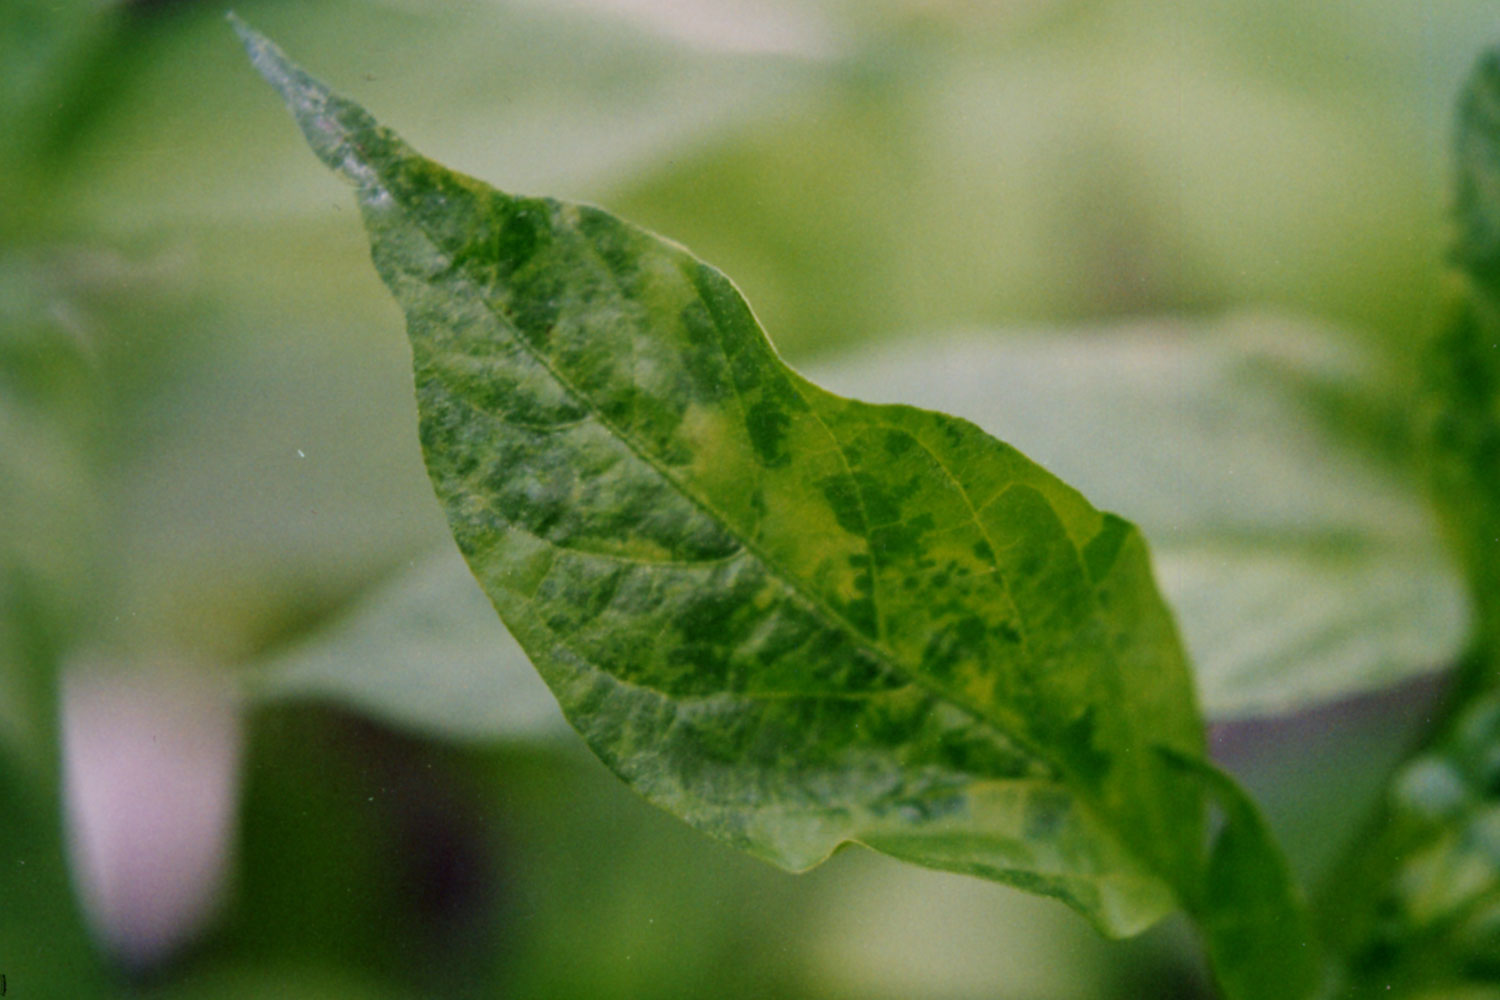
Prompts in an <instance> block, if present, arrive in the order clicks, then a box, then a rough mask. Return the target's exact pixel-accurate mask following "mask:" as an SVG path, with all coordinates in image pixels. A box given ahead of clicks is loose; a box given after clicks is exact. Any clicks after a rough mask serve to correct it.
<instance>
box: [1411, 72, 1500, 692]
mask: <svg viewBox="0 0 1500 1000" xmlns="http://www.w3.org/2000/svg"><path fill="white" fill-rule="evenodd" d="M1454 152H1455V159H1456V164H1457V175H1456V188H1457V190H1456V206H1455V216H1456V221H1457V223H1458V226H1457V241H1456V245H1455V246H1454V250H1453V256H1454V258H1455V262H1456V263H1457V264H1458V265H1459V267H1460V268H1461V269H1462V280H1463V284H1462V286H1461V293H1460V294H1461V297H1460V298H1459V299H1458V301H1457V302H1456V304H1455V308H1454V310H1453V315H1452V316H1451V317H1450V323H1449V325H1448V327H1447V329H1446V330H1444V331H1443V333H1442V335H1441V336H1440V337H1439V338H1437V340H1436V341H1435V342H1434V344H1433V346H1432V348H1431V350H1430V351H1429V355H1428V388H1429V391H1430V398H1431V405H1432V410H1433V412H1432V437H1433V448H1434V453H1435V455H1434V459H1435V461H1434V473H1435V486H1436V491H1435V492H1436V495H1437V500H1438V503H1439V504H1440V505H1441V507H1442V509H1443V512H1444V514H1445V515H1446V517H1447V519H1448V526H1449V530H1450V533H1451V535H1452V538H1453V541H1454V542H1455V543H1456V549H1457V551H1458V555H1459V558H1460V559H1461V560H1462V561H1463V565H1464V569H1465V570H1466V572H1467V574H1468V577H1469V585H1470V590H1471V592H1472V593H1473V596H1474V601H1475V603H1476V605H1477V607H1478V611H1479V628H1480V632H1481V639H1482V642H1483V644H1484V647H1485V648H1486V649H1487V650H1488V651H1489V653H1490V655H1491V657H1492V660H1491V664H1490V666H1491V669H1492V671H1495V673H1494V674H1493V677H1492V680H1493V681H1494V682H1495V683H1497V684H1500V559H1497V558H1496V549H1497V545H1500V542H1497V538H1500V348H1497V344H1500V50H1491V51H1490V52H1488V53H1487V54H1486V55H1485V56H1484V57H1483V58H1482V59H1481V60H1480V62H1479V65H1478V66H1477V67H1476V68H1475V71H1474V74H1473V76H1472V78H1471V79H1470V81H1469V84H1468V87H1467V88H1466V89H1465V91H1464V93H1463V96H1462V98H1461V99H1460V102H1459V107H1458V131H1457V143H1456V149H1455V151H1454Z"/></svg>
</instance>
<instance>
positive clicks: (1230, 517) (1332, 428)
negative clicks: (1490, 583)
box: [818, 317, 1468, 719]
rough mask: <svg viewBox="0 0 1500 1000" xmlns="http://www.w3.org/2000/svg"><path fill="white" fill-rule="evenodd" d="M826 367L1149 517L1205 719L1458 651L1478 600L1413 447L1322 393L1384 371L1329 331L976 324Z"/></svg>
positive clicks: (1256, 324) (1138, 517)
mask: <svg viewBox="0 0 1500 1000" xmlns="http://www.w3.org/2000/svg"><path fill="white" fill-rule="evenodd" d="M818 374H819V375H820V376H821V378H820V381H822V382H823V383H824V384H827V385H829V386H830V387H831V388H833V389H835V390H838V391H841V392H850V393H857V394H859V395H861V396H863V397H865V398H874V399H885V400H891V401H899V402H903V403H910V404H914V405H917V406H941V407H943V408H944V409H945V410H947V411H949V412H951V413H954V414H955V415H958V416H962V417H966V418H968V419H970V420H972V421H974V422H975V423H977V424H978V425H979V426H981V427H983V428H985V429H986V430H988V431H990V432H991V433H994V434H1003V435H1004V437H1005V438H1006V440H1008V441H1010V442H1011V443H1012V444H1014V445H1016V446H1017V447H1018V448H1020V449H1022V450H1023V451H1025V452H1026V453H1027V454H1028V455H1032V456H1035V457H1036V458H1037V459H1039V460H1040V461H1041V462H1043V463H1044V464H1045V465H1046V466H1047V468H1048V469H1050V470H1051V471H1053V472H1055V473H1056V474H1057V475H1059V476H1061V477H1062V478H1063V479H1065V480H1066V481H1068V482H1070V483H1072V484H1074V485H1075V486H1077V487H1078V488H1079V489H1080V490H1082V491H1083V492H1084V493H1086V494H1087V495H1088V496H1090V497H1092V498H1094V499H1095V500H1096V501H1097V502H1100V503H1102V504H1104V505H1107V506H1108V507H1109V508H1110V509H1112V510H1117V511H1119V512H1120V513H1121V514H1123V515H1124V516H1126V517H1128V518H1130V519H1131V520H1132V521H1134V522H1135V523H1137V524H1139V525H1140V526H1141V530H1142V531H1144V532H1145V534H1146V536H1147V537H1148V538H1150V539H1151V542H1152V556H1153V562H1154V563H1155V566H1156V571H1157V576H1158V579H1159V580H1160V581H1161V586H1162V590H1163V592H1164V594H1165V596H1166V597H1167V600H1168V603H1169V604H1170V605H1171V607H1172V608H1173V610H1174V611H1175V612H1176V614H1177V620H1178V623H1179V624H1180V626H1181V628H1182V634H1183V640H1184V642H1185V643H1186V645H1187V648H1188V651H1189V653H1190V654H1191V662H1192V663H1193V666H1194V670H1195V673H1196V675H1197V680H1198V690H1199V694H1200V697H1201V698H1202V702H1203V710H1204V713H1205V714H1206V715H1207V716H1208V717H1209V718H1213V719H1225V718H1234V717H1241V716H1247V715H1265V714H1275V713H1280V712H1285V711H1287V710H1290V709H1294V708H1298V707H1303V706H1306V705H1310V704H1316V703H1319V702H1323V701H1328V700H1332V699H1336V698H1340V697H1347V696H1350V695H1354V694H1358V693H1361V692H1365V691H1369V690H1374V689H1378V688H1383V687H1386V686H1389V685H1391V684H1395V683H1397V682H1400V681H1403V680H1406V679H1409V678H1411V677H1414V676H1417V675H1419V674H1422V673H1425V672H1429V671H1434V670H1438V669H1442V668H1446V667H1449V666H1451V665H1452V664H1453V663H1455V662H1456V661H1457V659H1458V657H1459V655H1460V653H1461V651H1462V647H1463V642H1464V639H1465V635H1466V631H1467V626H1468V614H1467V601H1466V598H1465V595H1464V592H1463V587H1462V582H1461V579H1460V577H1459V575H1458V573H1457V572H1456V569H1455V567H1454V566H1453V565H1452V563H1451V560H1450V559H1449V558H1448V556H1447V555H1446V553H1445V552H1444V550H1443V546H1442V543H1441V539H1440V538H1439V536H1438V532H1437V529H1436V525H1435V524H1434V523H1433V519H1432V517H1431V515H1430V513H1429V511H1428V509H1427V506H1426V504H1425V502H1424V500H1423V498H1422V497H1421V496H1420V493H1419V490H1418V486H1419V484H1418V483H1417V482H1416V479H1417V477H1416V474H1415V473H1416V469H1415V468H1414V466H1415V465H1416V463H1415V462H1414V461H1411V460H1409V459H1408V464H1409V465H1410V466H1412V467H1411V468H1403V467H1399V466H1397V465H1394V464H1391V463H1389V462H1381V461H1378V460H1377V459H1376V458H1375V457H1374V456H1372V454H1371V453H1370V452H1371V450H1372V449H1370V448H1369V447H1368V446H1367V445H1366V441H1365V440H1364V438H1362V437H1359V436H1356V433H1355V431H1357V430H1358V428H1347V429H1346V428H1344V427H1341V426H1338V425H1336V424H1332V423H1331V422H1330V421H1329V420H1325V419H1320V414H1319V413H1318V412H1317V411H1316V410H1315V409H1314V407H1313V403H1314V397H1312V395H1311V393H1309V392H1308V391H1307V387H1312V386H1315V387H1317V388H1318V390H1319V391H1323V392H1327V393H1336V394H1338V395H1339V396H1340V397H1341V398H1351V399H1356V400H1361V399H1366V398H1368V399H1371V400H1372V403H1371V405H1372V406H1374V405H1377V403H1376V402H1374V401H1376V400H1379V399H1380V398H1381V392H1382V390H1384V389H1385V387H1384V386H1382V385H1381V384H1380V382H1379V380H1378V378H1377V377H1376V376H1375V375H1374V365H1373V364H1371V363H1370V362H1369V361H1368V360H1367V359H1366V358H1364V357H1363V356H1362V355H1361V354H1359V353H1358V352H1357V351H1356V350H1355V347H1354V345H1353V344H1352V343H1349V342H1347V341H1342V340H1338V339H1336V338H1334V337H1333V336H1332V335H1331V334H1329V333H1328V332H1327V331H1326V330H1322V329H1320V328H1317V327H1313V326H1310V325H1308V324H1305V323H1297V322H1294V321H1290V320H1286V319H1276V318H1271V317H1240V318H1237V319H1234V320H1230V321H1226V322H1222V323H1219V324H1215V325H1211V326H1206V327H1204V326H1198V325H1192V326H1185V325H1182V324H1180V323H1173V322H1168V321H1158V322H1155V323H1148V324H1141V323H1137V324H1131V325H1127V326H1119V327H1111V328H1104V329H1100V330H1090V331H1078V332H1074V333H1060V332H1054V333H1048V334H1046V335H1019V334H1004V333H1000V332H996V333H994V334H988V335H984V336H978V335H972V334H971V335H960V336H952V337H946V338H941V339H939V338H931V339H925V340H923V341H922V342H921V343H920V344H916V343H911V344H898V345H894V346H888V347H884V348H877V349H875V350H873V351H870V352H866V353H865V354H864V355H863V356H861V357H859V358H857V359H853V360H850V361H835V362H830V363H827V364H825V365H823V366H822V367H821V368H820V369H819V370H818ZM1393 450H1397V451H1400V450H1401V449H1393ZM1409 452H1410V449H1409V448H1407V449H1405V453H1406V454H1409Z"/></svg>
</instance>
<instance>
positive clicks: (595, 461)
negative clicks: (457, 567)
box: [240, 26, 1259, 996]
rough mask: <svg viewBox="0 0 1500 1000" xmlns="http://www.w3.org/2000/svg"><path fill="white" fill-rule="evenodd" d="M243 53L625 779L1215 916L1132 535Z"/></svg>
mask: <svg viewBox="0 0 1500 1000" xmlns="http://www.w3.org/2000/svg"><path fill="white" fill-rule="evenodd" d="M240 29H241V33H242V36H243V37H244V38H245V41H246V44H247V47H248V49H249V51H250V54H251V57H252V60H253V61H254V63H255V65H256V66H257V68H258V69H259V70H260V71H261V72H262V74H263V75H265V76H266V78H267V79H268V80H269V81H270V82H271V83H272V84H273V85H274V86H275V87H276V88H277V89H278V90H279V91H280V92H281V94H282V96H283V98H284V99H285V100H286V101H287V103H288V105H289V106H290V107H291V109H292V111H293V113H294V114H295V116H296V118H297V119H298V122H299V124H300V125H301V127H302V130H303V133H304V135H305V136H306V138H307V139H308V141H309V143H310V144H311V145H312V147H313V149H314V151H315V152H316V153H317V154H318V156H319V157H320V158H321V159H322V160H323V161H324V162H325V163H326V164H328V165H329V166H330V167H332V168H334V169H335V170H337V171H338V172H340V173H341V174H343V175H344V176H345V177H346V178H347V179H348V180H350V181H351V182H353V184H354V186H355V187H356V189H357V193H358V198H359V202H360V205H361V208H362V210H363V214H364V218H365V223H366V227H367V229H368V230H369V233H370V237H371V244H372V247H373V253H374V258H375V263H376V266H377V268H378V270H379V271H380V273H381V276H382V277H383V278H384V280H385V281H386V283H387V285H388V286H389V287H390V288H391V289H392V291H393V292H394V293H395V295H396V297H397V299H398V301H399V302H400V303H401V305H402V307H403V308H404V310H405V312H406V315H407V323H408V333H409V335H410V338H411V343H412V351H413V361H414V368H415V378H416V390H417V400H418V409H419V412H420V418H421V439H422V445H423V452H424V455H425V458H426V460H427V465H428V471H429V474H430V476H431V478H432V481H433V484H434V487H435V489H436V492H437V494H438V497H439V499H440V500H441V501H442V503H443V506H444V508H445V509H446V511H447V515H448V520H449V525H450V527H451V528H452V531H453V534H454V536H455V538H456V539H457V541H458V545H459V548H460V550H461V551H462V552H463V554H464V556H465V558H466V559H467V561H468V563H469V566H470V568H471V569H472V570H473V572H474V574H475V576H476V577H477V578H478V579H479V581H480V583H481V585H482V586H483V588H484V589H485V591H486V593H487V594H488V595H489V597H490V599H491V601H492V602H493V603H494V605H495V607H496V608H497V610H498V611H499V613H500V615H501V617H502V618H503V619H504V620H505V622H506V623H507V625H508V626H509V627H510V629H511V631H512V632H513V634H514V635H515V636H516V638H517V640H518V641H519V642H520V644H521V646H522V647H523V648H524V649H525V650H526V652H527V654H528V656H529V657H530V658H531V660H532V661H533V663H534V664H535V665H536V667H537V668H538V670H539V671H540V672H541V674H542V675H543V677H544V679H545V680H546V681H547V683H548V684H549V686H550V687H551V688H552V690H553V692H554V693H555V694H556V696H557V698H558V700H559V702H560V703H561V705H562V707H563V710H564V712H565V713H566V714H567V716H568V718H569V720H570V721H571V722H572V724H573V725H574V726H575V727H576V728H577V729H578V730H579V731H580V733H581V734H582V735H583V736H584V738H585V740H587V742H588V743H589V745H590V746H591V747H592V748H593V749H594V751H595V752H596V753H597V754H599V756H600V757H601V758H603V759H604V761H605V762H606V763H607V764H608V765H609V766H610V767H611V768H613V769H614V770H615V771H616V772H617V773H618V774H619V775H620V776H621V777H622V778H623V779H624V780H626V781H627V782H628V783H629V784H630V785H631V786H632V787H633V788H635V789H636V790H637V791H639V792H640V793H641V794H643V795H644V796H646V797H647V798H648V799H650V800H651V801H653V802H655V803H657V804H659V805H661V806H662V807H664V808H666V809H667V810H669V811H671V812H673V813H675V814H676V815H678V816H681V817H682V818H684V819H685V820H687V821H688V822H690V823H692V824H693V825H695V826H697V827H699V828H700V829H702V830H704V831H706V832H708V833H710V834H712V835H714V836H716V837H718V838H720V839H722V840H724V841H727V842H729V843H731V844H734V845H735V846H738V847H740V848H743V849H744V850H747V851H749V852H752V853H754V854H757V855H759V856H761V857H764V858H767V859H769V860H771V861H774V862H776V863H777V864H780V865H783V866H785V867H787V868H792V869H802V868H806V867H808V866H810V865H813V864H816V863H817V862H819V861H821V860H822V859H823V858H825V857H826V856H827V855H828V854H829V853H830V852H832V851H833V850H834V849H835V848H837V847H838V846H839V845H841V844H843V843H846V842H860V843H864V844H866V845H869V846H870V847H873V848H875V849H876V850H879V851H883V852H885V853H888V854H891V855H894V856H896V857H900V858H904V859H907V860H911V861H914V862H917V863H919V864H924V865H928V866H931V867H935V868H943V869H949V870H954V871H960V872H967V873H971V874H975V875H980V876H985V877H989V878H992V879H995V880H998V881H1001V882H1006V883H1009V884H1012V885H1016V886H1019V887H1021V888H1023V889H1027V890H1030V891H1033V892H1039V893H1043V894H1047V895H1051V896H1055V897H1057V898H1059V899H1062V900H1064V901H1065V902H1067V903H1069V904H1070V905H1072V906H1074V907H1075V908H1077V909H1078V910H1079V911H1081V912H1082V913H1084V914H1085V915H1087V916H1088V917H1089V918H1090V919H1092V920H1093V921H1094V923H1095V924H1096V925H1097V926H1099V927H1100V928H1101V929H1103V930H1104V931H1106V932H1108V933H1113V934H1122V933H1129V932H1132V931H1136V930H1139V929H1141V928H1143V927H1144V926H1146V925H1147V924H1149V923H1150V922H1151V921H1153V920H1154V919H1156V918H1157V917H1159V916H1161V915H1162V914H1163V913H1165V912H1166V911H1168V910H1169V909H1171V908H1172V907H1173V906H1174V905H1178V904H1185V905H1187V906H1189V907H1190V908H1191V909H1193V910H1194V911H1195V912H1197V913H1200V914H1201V913H1202V912H1204V910H1205V909H1212V907H1213V906H1214V905H1216V904H1215V902H1214V900H1213V899H1212V898H1206V897H1205V896H1204V892H1203V889H1204V886H1205V882H1204V878H1205V875H1206V874H1207V875H1211V874H1212V872H1211V865H1210V862H1209V861H1208V860H1207V859H1205V858H1204V848H1203V816H1202V814H1203V794H1202V791H1201V788H1200V780H1201V779H1200V778H1199V777H1198V776H1196V775H1192V774H1186V773H1184V772H1183V771H1182V770H1181V769H1180V766H1179V765H1178V764H1176V763H1174V761H1181V760H1183V759H1187V760H1199V759H1201V756H1202V752H1203V746H1202V725H1201V722H1200V720H1199V718H1198V714H1197V710H1196V707H1195V704H1194V698H1193V693H1192V685H1191V680H1190V677H1189V674H1188V671H1187V668H1186V666H1185V664H1184V661H1183V654H1182V652H1181V646H1180V643H1179V641H1178V638H1177V634H1176V630H1175V627H1174V625H1173V622H1172V619H1171V616H1170V614H1169V613H1168V612H1167V610H1166V608H1165V606H1164V604H1163V603H1162V601H1161V598H1160V596H1159V594H1158V593H1157V591H1156V588H1155V585H1154V584H1153V582H1152V579H1151V575H1150V566H1149V560H1148V557H1147V552H1146V548H1145V545H1144V543H1143V542H1142V540H1141V537H1140V535H1139V533H1138V532H1137V531H1136V529H1135V528H1134V527H1133V526H1131V525H1130V524H1129V523H1127V522H1125V521H1123V520H1121V519H1120V518H1118V517H1115V516H1113V515H1109V514H1105V513H1101V512H1100V511H1097V510H1095V509H1094V508H1093V507H1092V506H1090V505H1089V504H1088V502H1087V501H1085V500H1084V499H1083V497H1082V496H1080V495H1079V494H1078V493H1077V492H1076V491H1075V490H1073V489H1071V488H1070V487H1068V486H1067V485H1065V484H1064V483H1062V482H1061V481H1059V480H1058V479H1056V478H1055V477H1053V476H1052V475H1050V474H1049V473H1047V472H1046V471H1045V470H1043V469H1042V468H1041V467H1039V466H1037V465H1036V464H1034V463H1032V462H1031V461H1029V460H1028V459H1026V458H1025V457H1024V456H1022V455H1020V454H1019V453H1018V452H1016V451H1015V450H1014V449H1013V448H1010V447H1009V446H1007V445H1005V444H1003V443H1001V442H999V441H997V440H995V439H994V438H992V437H990V436H988V435H987V434H985V433H984V432H983V431H981V430H980V429H979V428H977V427H975V426H974V425H972V424H970V423H968V422H966V421H963V420H959V419H957V418H953V417H949V416H945V415H943V414H940V413H934V412H931V411H927V410H920V409H915V408H912V407H905V406H892V405H881V406H876V405H870V404H866V403H861V402H858V401H855V400H850V399H845V398H842V397H839V396H836V395H834V394H832V393H829V392H827V391H825V390H823V389H821V388H819V387H818V386H816V385H814V384H812V383H810V382H808V381H807V380H805V379H803V378H802V377H801V376H799V375H798V374H797V373H795V372H794V371H792V370H791V369H790V368H788V367H787V366H786V365H785V364H784V363H782V361H781V360H780V359H779V358H778V357H777V355H776V354H775V352H774V350H773V349H772V347H771V345H770V343H769V341H768V340H767V339H766V337H765V335H764V333H762V331H761V329H760V327H759V326H758V325H757V323H756V321H755V319H754V317H753V316H752V315H751V313H750V310H749V308H748V307H747V305H746V304H745V302H744V300H743V299H742V298H741V297H740V295H739V293H738V292H737V291H736V289H735V288H734V287H733V286H732V285H731V284H730V282H729V281H728V280H727V279H726V278H725V277H724V276H723V275H722V274H720V273H719V272H718V271H716V270H714V269H713V268H711V267H709V266H707V265H706V264H703V263H702V262H700V261H698V260H697V259H696V258H694V257H693V256H691V255H690V254H689V253H687V252H686V251H685V250H683V249H682V248H680V247H678V246H676V245H674V244H671V243H669V242H667V241H664V240H661V239H659V238H657V237H655V236H652V235H651V234H649V233H646V232H644V231H642V230H640V229H637V228H635V227H634V226H631V225H629V224H627V223H625V222H622V221H621V220H619V219H617V218H615V217H613V216H611V215H609V214H607V213H605V212H603V211H600V210H598V209H595V208H590V207H586V206H579V205H573V204H566V203H563V202H558V201H555V200H552V199H547V198H524V197H516V196H512V195H508V194H504V193H502V192H499V191H496V190H494V189H492V188H490V187H488V186H486V185H484V184H482V183H480V182H477V181H475V180H472V179H470V178H467V177H464V176H461V175H459V174H456V173H454V172H451V171H449V170H447V169H445V168H443V167H441V166H439V165H437V164H435V163H433V162H431V161H429V160H426V159H424V158H422V157H421V156H419V155H418V154H416V153H415V152H414V151H412V150H411V149H410V148H409V147H408V146H407V145H406V144H405V143H403V142H402V141H401V140H400V139H399V138H398V137H396V136H395V135H394V134H393V133H392V132H390V131H389V130H388V129H385V128H383V127H380V126H378V125H377V124H376V123H375V122H374V120H373V119H372V118H371V117H370V116H369V114H368V113H367V112H365V111H364V110H363V109H361V108H360V107H358V106H357V105H355V104H353V103H351V102H349V101H347V100H344V99H342V98H339V97H337V96H335V95H333V94H331V93H330V92H329V91H328V90H327V89H326V88H325V87H323V86H322V85H321V84H319V83H317V82H316V81H314V80H312V79H311V78H310V77H308V76H307V75H306V74H304V73H303V72H302V71H300V70H299V69H297V68H296V67H295V66H293V65H292V64H290V63H289V62H288V61H287V60H286V59H285V57H284V56H283V55H282V54H281V53H280V52H279V51H278V50H276V49H275V48H274V46H272V45H271V44H270V43H269V42H267V41H266V40H264V39H263V38H261V37H259V36H257V35H255V34H254V33H253V32H250V31H249V30H248V29H245V28H243V26H240ZM1162 751H1166V752H1162ZM1230 821H1231V823H1237V822H1238V819H1237V818H1236V817H1230ZM1258 849H1259V848H1258ZM1209 887H1210V888H1212V886H1211V884H1210V886H1209ZM1233 947H1238V946H1237V945H1235V946H1233ZM1235 995H1240V996H1251V995H1254V994H1251V993H1241V992H1238V991H1237V992H1236V994H1235Z"/></svg>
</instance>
